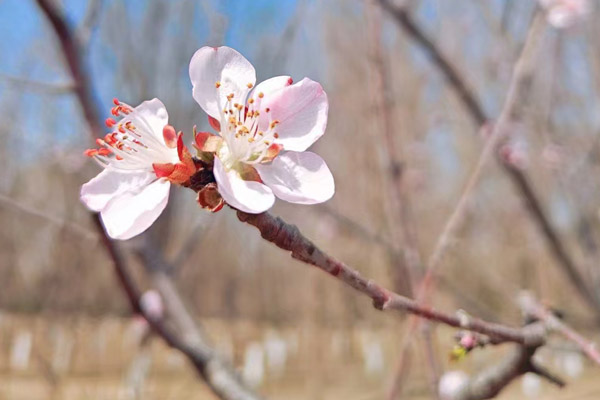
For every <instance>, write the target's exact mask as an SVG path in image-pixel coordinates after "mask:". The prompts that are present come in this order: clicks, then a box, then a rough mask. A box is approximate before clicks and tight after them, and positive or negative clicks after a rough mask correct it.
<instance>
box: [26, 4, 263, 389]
mask: <svg viewBox="0 0 600 400" xmlns="http://www.w3.org/2000/svg"><path fill="white" fill-rule="evenodd" d="M37 2H38V4H39V6H40V8H41V9H42V11H43V12H44V14H45V15H46V17H47V18H48V20H49V21H50V22H51V24H52V27H53V29H54V31H55V33H56V35H57V36H58V39H59V40H60V43H61V47H62V50H63V53H64V56H65V58H66V61H67V64H68V67H69V70H70V71H71V75H72V79H73V81H74V82H75V87H76V90H75V93H76V95H77V99H78V100H79V103H80V105H81V108H82V110H83V113H84V116H85V119H86V122H87V124H88V126H89V128H90V133H91V134H92V137H99V136H101V135H102V132H103V128H102V124H101V122H100V119H99V114H100V113H99V112H98V109H97V106H96V102H95V101H94V100H93V96H92V92H91V78H90V77H89V75H88V74H87V71H86V69H85V67H84V66H83V63H82V60H81V56H80V48H79V45H78V43H77V40H76V39H75V36H74V32H73V30H72V29H71V27H70V26H69V24H68V23H67V21H66V20H65V19H64V17H63V16H62V14H61V13H60V12H59V10H58V9H57V8H56V7H55V5H54V4H52V0H37ZM91 215H92V218H93V220H94V224H95V226H96V229H97V231H98V233H99V234H100V236H101V239H102V242H103V244H104V246H105V247H106V250H107V252H108V254H109V256H110V258H111V259H112V262H113V266H114V269H115V273H116V274H117V277H118V278H119V282H120V283H121V286H122V287H123V290H124V291H125V293H126V295H127V299H128V300H129V303H130V306H131V308H132V310H133V311H134V312H135V313H139V314H140V315H142V316H143V317H144V318H145V319H146V320H147V321H148V323H149V324H150V326H151V328H152V329H153V331H154V332H156V333H157V334H158V335H159V336H161V337H162V338H163V340H164V341H165V342H166V343H167V344H168V345H169V346H171V347H173V348H175V349H177V350H179V351H181V352H182V353H183V354H184V355H185V356H186V357H187V358H188V359H189V361H190V362H191V363H192V364H193V365H194V367H195V368H196V370H197V371H198V373H199V374H200V375H201V376H202V377H203V378H204V381H205V382H206V383H207V385H208V386H209V387H210V388H211V390H212V391H213V392H214V393H215V394H216V395H217V396H219V397H220V398H222V399H225V400H260V397H259V396H258V395H256V394H255V393H253V392H252V391H251V390H250V389H249V388H247V387H246V386H245V385H244V384H243V382H242V381H241V380H240V379H239V377H238V376H237V374H236V373H235V372H234V371H233V369H232V368H230V367H229V366H228V365H227V364H226V363H225V362H224V361H223V360H222V359H221V358H220V357H219V356H218V355H217V354H216V353H215V352H214V350H213V349H212V348H210V346H208V345H206V344H205V343H204V342H202V341H200V342H198V341H195V342H194V341H193V340H192V341H190V339H189V338H188V337H183V338H182V337H180V336H179V332H177V331H174V330H173V329H171V328H170V327H169V325H168V323H167V321H165V320H164V319H163V318H158V319H157V318H154V317H153V316H152V315H149V314H148V313H146V312H145V311H144V310H143V308H142V307H141V305H140V298H141V292H140V290H139V289H138V287H137V285H136V283H135V281H134V279H133V277H132V276H131V275H130V273H129V270H128V268H127V265H126V262H125V257H124V256H123V254H122V252H121V251H120V249H119V248H118V247H117V246H116V243H115V242H114V241H112V240H111V239H110V238H109V237H108V236H107V235H106V232H105V230H104V226H103V225H102V221H101V220H100V216H99V215H98V214H91ZM163 278H164V279H163V283H164V282H168V278H167V277H166V276H165V277H163ZM168 284H170V282H169V283H168ZM169 287H170V288H171V290H170V291H169V292H167V293H164V288H165V285H164V284H163V285H158V289H159V290H163V292H161V295H162V297H163V299H166V300H168V301H169V304H167V306H169V305H172V304H174V300H177V301H179V303H180V304H183V302H182V301H181V299H179V295H178V294H177V292H176V290H175V289H174V288H173V286H169ZM174 309H175V307H174V306H172V308H171V310H174ZM182 313H183V314H182ZM185 313H186V311H185V309H184V308H183V309H178V312H176V313H174V312H172V315H174V316H176V317H178V318H179V317H182V315H183V316H185V317H186V318H188V319H189V320H193V319H192V318H191V316H189V315H187V314H185ZM175 322H176V323H177V324H176V325H181V320H175ZM196 339H197V337H196Z"/></svg>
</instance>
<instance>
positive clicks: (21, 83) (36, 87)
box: [0, 74, 75, 95]
mask: <svg viewBox="0 0 600 400" xmlns="http://www.w3.org/2000/svg"><path fill="white" fill-rule="evenodd" d="M0 80H3V81H5V82H7V83H8V84H10V85H12V86H16V87H19V88H21V89H25V90H31V91H35V92H40V93H45V94H55V95H61V94H70V93H72V92H73V90H75V85H74V84H73V83H69V82H67V83H53V82H42V81H34V80H31V79H27V78H21V77H18V76H12V75H6V74H0Z"/></svg>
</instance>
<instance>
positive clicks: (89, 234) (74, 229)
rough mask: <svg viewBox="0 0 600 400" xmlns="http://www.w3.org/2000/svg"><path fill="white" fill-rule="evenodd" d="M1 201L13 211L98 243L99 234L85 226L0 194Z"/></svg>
mask: <svg viewBox="0 0 600 400" xmlns="http://www.w3.org/2000/svg"><path fill="white" fill-rule="evenodd" d="M0 201H1V202H2V203H4V204H5V205H7V206H9V207H12V208H13V209H16V210H19V211H21V212H24V213H26V214H29V215H33V216H35V217H38V218H42V219H43V220H45V221H48V222H51V223H52V224H54V225H57V226H58V227H60V228H65V229H67V230H68V231H69V232H71V233H72V234H74V235H77V236H79V237H83V238H85V239H87V240H91V241H94V242H96V241H98V234H97V233H96V232H93V231H91V230H89V229H87V228H84V227H83V226H79V225H77V224H74V223H72V222H69V221H67V220H65V219H62V218H59V217H56V216H54V215H53V213H51V212H43V211H40V210H37V209H35V208H33V207H31V206H28V205H26V204H22V203H20V202H18V201H16V200H14V199H12V198H10V197H8V196H5V195H3V194H0Z"/></svg>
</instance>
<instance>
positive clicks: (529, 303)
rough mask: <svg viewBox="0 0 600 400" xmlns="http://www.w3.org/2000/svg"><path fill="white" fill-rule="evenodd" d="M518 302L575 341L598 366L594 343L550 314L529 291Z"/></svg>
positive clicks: (599, 362)
mask: <svg viewBox="0 0 600 400" xmlns="http://www.w3.org/2000/svg"><path fill="white" fill-rule="evenodd" d="M519 304H520V305H521V308H522V309H523V311H524V312H525V314H527V315H530V316H533V317H535V318H537V319H539V320H540V321H544V322H545V324H546V326H547V327H548V328H549V329H550V330H553V331H556V332H559V333H561V334H562V335H563V336H564V337H566V338H567V339H568V340H570V341H571V342H573V343H575V345H576V346H577V347H578V348H579V349H581V351H582V352H583V353H584V354H585V355H586V356H587V357H588V358H589V359H590V360H592V361H593V362H594V363H596V364H597V365H598V366H600V351H598V348H597V346H596V344H595V343H593V342H590V341H589V340H587V339H586V338H584V337H583V336H581V335H580V334H579V333H577V332H575V331H574V330H573V329H572V328H570V327H569V326H568V325H567V324H565V323H564V322H562V321H561V320H560V319H559V318H558V317H557V316H555V315H554V314H552V312H550V311H549V310H548V309H546V308H545V307H544V306H542V305H541V304H540V303H538V302H537V301H536V300H535V298H534V297H533V295H532V294H531V293H528V292H524V293H522V294H521V296H520V298H519Z"/></svg>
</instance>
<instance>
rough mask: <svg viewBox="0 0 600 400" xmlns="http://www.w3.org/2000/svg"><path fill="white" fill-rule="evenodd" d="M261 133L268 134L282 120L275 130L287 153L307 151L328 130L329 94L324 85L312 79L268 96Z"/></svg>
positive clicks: (263, 101) (262, 106)
mask: <svg viewBox="0 0 600 400" xmlns="http://www.w3.org/2000/svg"><path fill="white" fill-rule="evenodd" d="M267 107H268V108H269V109H270V112H268V113H265V112H262V113H261V114H260V115H261V121H260V129H261V130H263V131H264V130H266V129H267V127H268V124H269V122H270V121H272V120H279V124H278V125H277V128H276V129H275V130H276V131H277V133H278V134H279V139H277V140H276V142H277V143H279V144H282V145H283V147H284V149H285V150H294V151H304V150H306V149H307V148H308V147H309V146H310V145H311V144H313V143H314V142H315V141H317V139H319V138H320V137H321V136H323V133H325V127H326V126H327V110H328V107H329V105H328V102H327V94H325V92H324V91H323V88H322V87H321V85H320V84H319V83H317V82H315V81H312V80H310V79H308V78H304V79H302V80H301V81H300V82H298V83H295V84H293V85H291V86H289V87H286V88H283V89H281V90H279V91H276V92H274V93H273V94H272V95H271V96H265V97H264V98H263V100H262V104H261V109H263V108H267Z"/></svg>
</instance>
